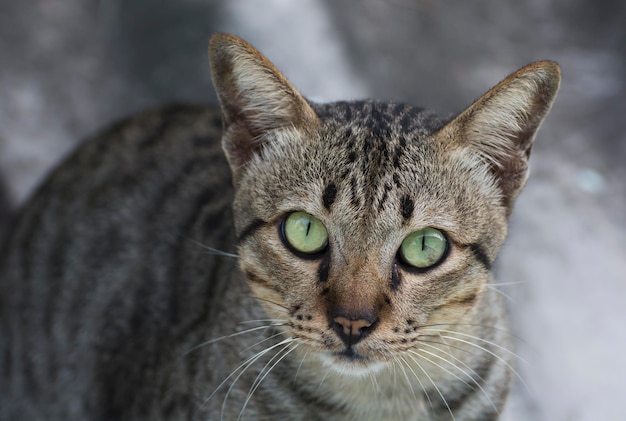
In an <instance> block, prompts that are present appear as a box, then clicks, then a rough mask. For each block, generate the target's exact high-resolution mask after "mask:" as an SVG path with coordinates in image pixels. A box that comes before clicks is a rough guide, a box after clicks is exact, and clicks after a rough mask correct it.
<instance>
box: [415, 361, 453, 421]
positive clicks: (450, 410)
mask: <svg viewBox="0 0 626 421" xmlns="http://www.w3.org/2000/svg"><path fill="white" fill-rule="evenodd" d="M408 357H409V358H411V359H412V360H413V362H415V364H417V367H418V368H419V369H420V370H422V372H423V373H424V374H425V375H426V377H427V378H428V380H430V383H431V384H432V385H433V386H434V387H435V390H436V391H437V393H438V394H439V396H440V397H441V400H442V401H443V403H444V405H445V406H446V408H448V412H449V413H450V416H451V417H452V420H453V421H456V418H455V417H454V414H453V413H452V409H450V405H448V401H447V400H446V398H445V396H443V393H441V390H440V389H439V387H438V386H437V384H436V383H435V381H434V380H433V379H432V377H430V374H428V372H427V371H426V370H424V367H422V365H421V364H420V363H419V361H417V359H416V358H415V357H413V356H412V355H408ZM422 358H423V356H422ZM424 391H426V389H424Z"/></svg>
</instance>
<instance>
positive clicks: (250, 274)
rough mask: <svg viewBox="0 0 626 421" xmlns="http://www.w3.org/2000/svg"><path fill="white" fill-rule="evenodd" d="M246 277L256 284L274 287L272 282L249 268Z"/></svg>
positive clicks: (268, 287)
mask: <svg viewBox="0 0 626 421" xmlns="http://www.w3.org/2000/svg"><path fill="white" fill-rule="evenodd" d="M246 279H247V280H248V281H250V282H253V283H255V284H259V285H262V286H264V287H265V288H267V289H273V288H272V284H270V283H269V282H268V281H267V279H264V278H261V277H259V276H258V275H257V274H256V273H254V272H252V271H249V270H247V271H246Z"/></svg>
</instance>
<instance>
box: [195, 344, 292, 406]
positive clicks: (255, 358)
mask: <svg viewBox="0 0 626 421" xmlns="http://www.w3.org/2000/svg"><path fill="white" fill-rule="evenodd" d="M291 341H293V338H286V339H284V340H283V341H281V342H278V343H277V344H274V345H272V346H270V347H269V348H266V349H264V350H262V351H260V352H257V353H256V354H254V355H252V356H251V357H249V358H248V359H247V360H246V361H244V363H242V364H240V365H239V366H238V367H237V368H236V369H235V370H234V371H233V372H232V373H231V374H230V375H229V376H228V377H227V378H226V379H224V381H223V382H222V383H220V385H219V386H218V387H217V389H216V390H215V392H217V390H219V388H221V387H222V385H223V384H224V383H225V382H226V381H227V380H228V379H229V378H231V377H232V376H233V375H234V374H235V373H236V372H237V371H238V370H240V368H241V367H242V366H243V365H245V367H243V369H241V371H240V372H239V374H238V375H237V377H235V378H234V380H233V382H232V383H231V385H230V387H229V388H228V390H227V391H226V395H225V396H224V400H223V401H222V409H221V412H220V414H221V415H220V418H221V419H223V418H224V416H223V415H224V409H225V407H226V402H227V401H228V396H229V395H230V392H231V391H232V389H233V387H234V386H235V384H236V383H237V381H238V380H239V379H240V378H241V376H242V375H243V373H245V371H246V370H247V369H248V368H250V367H251V366H252V364H254V363H255V362H257V361H258V360H259V359H260V358H262V357H263V356H264V355H265V354H267V353H268V352H270V351H272V350H273V349H275V348H278V347H279V346H283V345H285V344H288V343H290V342H291ZM215 392H213V393H212V394H211V396H213V394H215ZM211 396H209V398H207V399H210V398H211Z"/></svg>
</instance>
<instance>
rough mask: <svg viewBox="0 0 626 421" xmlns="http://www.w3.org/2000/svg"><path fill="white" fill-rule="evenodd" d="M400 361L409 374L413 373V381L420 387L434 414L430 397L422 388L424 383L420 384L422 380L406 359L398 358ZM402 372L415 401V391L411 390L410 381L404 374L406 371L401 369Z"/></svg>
mask: <svg viewBox="0 0 626 421" xmlns="http://www.w3.org/2000/svg"><path fill="white" fill-rule="evenodd" d="M400 361H401V362H403V363H404V364H405V365H406V367H407V368H408V369H409V370H410V371H411V373H413V377H415V379H416V380H417V382H418V383H419V385H420V387H421V388H422V391H423V392H424V395H426V399H427V400H428V404H429V405H430V409H431V411H432V412H433V413H434V412H435V407H434V406H433V401H432V400H431V399H430V395H429V394H428V391H427V390H426V388H425V387H424V383H422V379H420V377H419V376H418V375H417V373H416V372H415V370H413V367H411V364H409V362H408V361H406V358H404V357H402V356H400ZM418 365H419V364H418ZM401 367H402V366H401ZM402 371H403V372H404V376H405V378H406V381H407V383H408V384H409V387H410V388H411V392H412V393H413V396H415V399H416V400H417V395H416V394H415V390H414V389H413V386H411V381H410V380H409V378H408V376H407V374H406V371H405V370H404V368H403V367H402ZM422 371H423V369H422Z"/></svg>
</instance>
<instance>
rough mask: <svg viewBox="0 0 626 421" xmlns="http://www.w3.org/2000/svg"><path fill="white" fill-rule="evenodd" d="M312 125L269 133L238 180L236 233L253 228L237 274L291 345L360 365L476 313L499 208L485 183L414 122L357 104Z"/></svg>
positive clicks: (502, 216) (397, 110) (502, 221)
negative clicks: (292, 340)
mask: <svg viewBox="0 0 626 421" xmlns="http://www.w3.org/2000/svg"><path fill="white" fill-rule="evenodd" d="M346 109H350V112H349V113H346V111H345V110H346ZM346 114H349V115H350V116H351V117H350V120H346V119H345V115H346ZM318 115H324V117H325V118H324V120H322V122H321V124H320V125H319V126H318V128H317V129H316V130H315V131H314V132H309V133H307V132H306V131H299V130H297V129H281V130H279V131H277V132H270V133H267V134H266V136H267V138H268V139H266V140H267V141H268V144H267V147H266V148H265V149H264V150H263V152H262V153H261V155H260V156H261V157H260V158H254V159H252V160H251V162H250V163H249V166H248V168H247V169H246V171H245V174H244V175H243V176H242V178H241V180H240V184H239V188H238V191H237V197H236V201H235V215H236V221H237V225H238V229H239V232H242V231H244V230H245V229H246V227H247V226H249V225H250V224H256V223H257V222H255V221H263V223H262V224H261V225H258V226H257V227H256V228H255V229H253V230H252V231H249V234H247V235H245V237H244V238H242V239H241V241H240V250H239V254H240V261H241V268H242V269H243V272H244V273H245V275H246V277H247V278H248V281H249V283H250V286H251V288H252V290H253V292H254V293H255V294H256V295H257V296H258V297H260V298H261V299H262V302H263V304H264V305H265V307H266V309H267V311H268V313H270V316H271V317H272V318H276V319H278V320H281V321H284V322H285V323H286V325H287V326H286V331H287V332H286V334H287V335H289V336H291V337H293V338H295V339H296V340H298V341H299V342H301V343H302V344H304V345H305V346H306V347H307V348H308V349H310V350H312V351H316V352H319V353H320V354H321V355H323V356H324V357H323V358H327V359H331V360H336V363H338V365H337V367H341V368H342V369H343V370H345V369H346V368H347V367H354V368H356V369H360V368H361V367H363V366H364V365H365V366H367V365H369V364H370V363H373V362H376V361H387V360H390V359H393V358H394V356H395V355H397V354H398V353H401V352H403V351H406V350H407V349H410V348H411V347H413V346H415V342H416V341H417V340H418V338H419V337H420V335H421V334H423V333H429V332H424V330H423V329H421V327H424V326H432V325H437V324H441V323H457V322H458V321H459V320H460V319H461V318H462V316H463V315H464V314H465V313H466V312H468V311H469V310H470V309H471V308H472V306H474V305H475V304H476V302H477V300H478V297H479V296H480V294H481V293H482V292H483V290H484V288H485V284H486V283H487V282H488V280H489V267H488V265H489V262H490V261H492V259H493V258H494V257H495V254H496V252H497V249H498V248H499V246H500V244H501V243H502V241H503V239H504V236H505V233H506V209H505V208H504V207H503V205H502V200H501V193H500V192H499V190H498V189H497V187H496V183H495V181H493V180H492V179H490V178H492V177H491V176H490V175H489V174H488V173H486V172H485V171H483V170H481V169H480V168H481V166H480V165H479V166H478V167H477V168H476V167H474V168H472V164H474V165H476V164H478V163H477V162H473V163H472V162H467V157H463V156H462V155H460V154H458V153H455V151H454V150H452V151H448V150H446V148H445V142H443V141H442V140H441V139H438V137H437V134H436V133H435V134H433V133H432V131H433V129H434V128H435V127H438V126H439V123H438V122H437V121H430V120H427V118H428V117H429V116H427V115H425V114H424V113H422V114H419V113H418V112H417V111H415V110H412V109H410V108H405V107H402V106H394V105H390V104H381V103H371V102H367V103H353V104H339V105H328V106H325V109H324V110H322V109H321V108H319V109H318ZM372 115H377V119H378V122H377V123H376V125H375V126H374V127H372V124H371V123H368V119H369V118H371V116H372ZM403 118H404V119H410V120H411V121H413V122H416V121H421V122H422V124H425V125H426V127H424V126H422V128H421V129H417V128H415V129H414V130H406V129H405V128H403V126H402V124H401V121H402V120H403ZM270 137H272V139H269V138H270ZM307 231H308V235H307Z"/></svg>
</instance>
